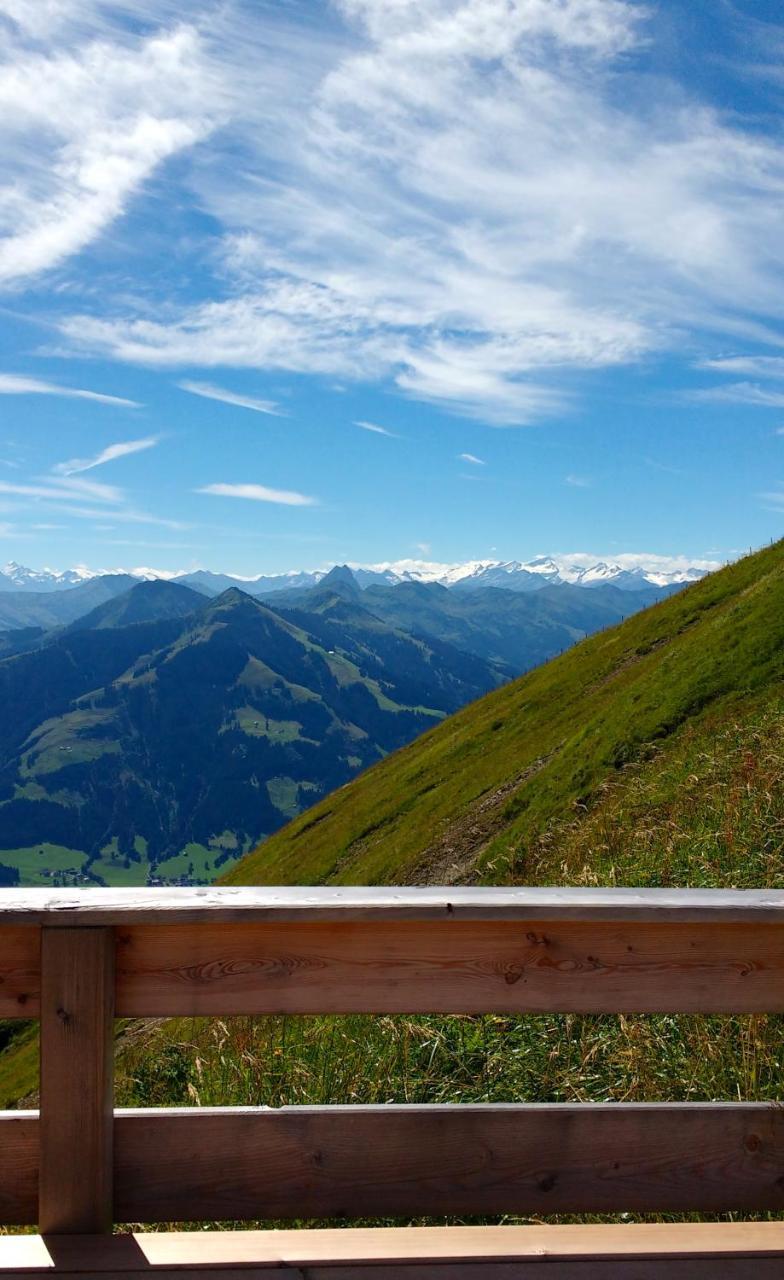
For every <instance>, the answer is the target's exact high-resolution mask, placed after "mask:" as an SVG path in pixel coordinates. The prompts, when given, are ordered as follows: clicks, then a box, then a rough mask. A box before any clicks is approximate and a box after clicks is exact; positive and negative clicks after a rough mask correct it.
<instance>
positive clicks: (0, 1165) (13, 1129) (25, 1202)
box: [0, 1111, 38, 1227]
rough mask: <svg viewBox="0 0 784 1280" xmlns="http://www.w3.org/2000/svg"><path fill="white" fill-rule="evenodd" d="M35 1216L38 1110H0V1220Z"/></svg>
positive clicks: (20, 1221)
mask: <svg viewBox="0 0 784 1280" xmlns="http://www.w3.org/2000/svg"><path fill="white" fill-rule="evenodd" d="M37 1218H38V1112H37V1111H0V1223H2V1224H4V1225H6V1226H15V1227H26V1226H30V1225H31V1224H32V1223H34V1222H36V1221H37Z"/></svg>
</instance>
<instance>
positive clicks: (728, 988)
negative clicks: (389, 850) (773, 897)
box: [117, 920, 784, 1017]
mask: <svg viewBox="0 0 784 1280" xmlns="http://www.w3.org/2000/svg"><path fill="white" fill-rule="evenodd" d="M117 940H118V958H117V965H118V969H117V1012H118V1014H119V1015H121V1016H123V1017H157V1016H167V1015H177V1014H179V1015H220V1016H225V1015H229V1014H253V1013H258V1014H261V1013H529V1012H541V1011H555V1012H562V1013H569V1012H575V1013H659V1012H663V1013H674V1012H683V1013H689V1012H703V1013H755V1012H780V1011H782V1010H784V927H782V926H781V925H774V924H770V923H764V922H760V923H758V924H753V925H749V924H712V923H702V924H696V923H692V924H689V925H685V926H681V925H678V924H673V923H671V922H664V923H661V924H652V923H638V922H634V923H631V924H616V923H614V922H609V921H596V922H591V923H584V922H581V921H577V922H574V921H536V922H534V921H525V922H522V923H519V924H518V923H514V922H511V921H505V920H502V921H463V922H460V923H459V924H458V923H456V922H454V921H452V922H447V921H438V922H432V921H429V922H425V923H419V922H416V921H387V922H378V923H373V924H371V923H368V922H357V923H348V924H341V923H318V924H317V923H307V924H296V923H289V924H217V925H211V924H207V925H188V924H174V925H131V926H128V927H124V928H121V929H119V930H118V931H117Z"/></svg>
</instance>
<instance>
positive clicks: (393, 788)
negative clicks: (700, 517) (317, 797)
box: [227, 543, 784, 884]
mask: <svg viewBox="0 0 784 1280" xmlns="http://www.w3.org/2000/svg"><path fill="white" fill-rule="evenodd" d="M783 677H784V543H777V544H776V545H775V546H773V547H769V548H766V549H765V550H763V551H760V552H758V553H756V554H755V555H753V556H749V557H747V558H746V559H744V560H742V561H740V562H738V563H737V564H734V565H732V566H730V567H728V568H726V569H724V570H722V571H721V572H719V573H717V574H715V575H713V576H712V577H710V578H707V579H705V580H704V581H702V582H699V583H697V584H695V585H694V586H692V587H690V588H688V590H686V591H684V592H682V593H679V594H678V595H675V596H672V597H670V598H669V599H667V600H665V601H663V602H661V603H659V604H657V605H655V606H653V607H652V608H650V609H648V610H646V611H645V612H644V613H641V614H638V615H636V616H634V617H632V618H630V619H629V620H628V621H626V622H625V623H623V624H622V625H620V626H618V627H615V628H613V629H612V630H610V631H606V632H602V633H600V634H598V635H595V636H592V637H591V638H589V639H587V640H585V641H583V642H582V643H581V644H579V645H578V646H576V647H575V648H573V649H572V650H570V651H569V652H568V653H566V654H564V655H563V656H562V657H560V658H557V659H555V660H554V661H552V662H550V663H548V664H547V665H545V666H543V667H540V668H538V669H537V670H535V671H533V672H532V673H530V674H529V675H527V676H524V677H523V678H522V679H520V680H517V681H515V682H514V683H513V684H510V685H507V686H505V687H504V688H502V689H499V690H498V691H496V692H494V693H491V694H489V695H488V696H486V697H484V698H482V699H481V700H479V701H478V702H475V703H473V704H471V705H470V706H468V707H466V708H464V709H463V710H462V711H460V712H458V713H457V714H456V715H453V716H451V717H450V718H449V719H448V720H447V721H446V722H445V723H444V724H442V725H440V726H438V727H437V728H435V729H434V730H432V731H431V732H429V733H428V734H426V735H425V736H424V737H422V738H420V739H418V740H417V741H416V742H414V743H412V744H411V745H410V746H408V747H405V748H404V749H403V750H401V751H398V752H396V753H395V754H394V755H392V756H390V757H388V758H387V759H385V760H384V761H382V762H381V763H380V764H378V765H377V766H375V767H374V768H371V769H369V770H368V771H367V772H366V773H364V774H363V775H362V776H361V777H359V778H357V779H356V780H354V781H353V782H351V783H350V784H349V785H348V786H345V787H343V788H341V789H340V790H339V791H337V792H335V793H333V795H331V796H329V797H327V799H326V800H324V801H323V802H322V803H321V804H319V805H316V806H315V807H314V808H312V809H310V810H308V811H307V812H306V813H304V814H302V815H301V816H300V817H299V818H297V819H295V821H293V822H291V823H289V825H288V826H286V827H285V828H284V829H283V830H282V831H280V832H279V833H277V834H276V835H275V836H274V837H273V838H272V839H270V840H268V841H267V842H266V843H264V844H263V845H261V846H260V847H259V848H258V849H256V850H255V852H253V853H252V854H251V855H249V856H248V857H247V858H245V859H243V860H242V861H241V862H239V863H238V864H237V865H236V867H235V868H233V870H232V872H231V873H230V875H229V876H228V877H227V882H229V883H234V884H241V883H259V884H273V883H287V884H292V883H303V884H316V883H324V882H334V883H347V884H352V883H353V884H359V883H369V884H373V883H383V882H399V883H406V882H407V883H412V882H413V883H416V882H423V883H425V882H430V883H443V882H461V881H464V882H470V881H488V882H495V883H498V882H507V881H511V882H516V881H525V882H527V883H554V882H557V883H563V882H565V881H566V882H568V881H570V880H578V881H581V882H586V881H591V882H595V883H614V882H616V881H617V882H618V883H624V884H651V883H680V884H710V883H714V884H723V883H736V882H740V880H741V879H742V881H743V882H744V883H779V879H778V877H779V876H780V866H779V860H780V854H781V848H780V845H781V841H780V836H781V832H780V828H779V829H778V830H773V831H772V832H771V833H770V835H769V838H767V839H766V840H765V842H764V845H765V848H769V846H770V845H771V842H772V845H773V846H774V848H773V849H772V851H770V850H769V855H767V854H766V855H765V856H766V858H767V861H765V862H764V865H763V866H759V865H757V864H756V863H755V862H751V861H749V854H750V851H751V849H753V851H754V857H757V856H761V855H758V849H759V848H760V845H759V844H758V842H757V843H755V844H754V845H749V844H746V843H745V842H744V841H743V840H741V839H740V837H739V835H738V834H737V833H736V834H734V835H732V836H731V837H730V836H727V835H725V834H722V832H725V833H726V832H727V831H729V828H728V827H727V825H726V824H727V822H728V821H729V818H728V817H727V816H726V815H724V814H723V810H722V816H721V818H719V815H718V813H713V810H711V814H712V816H711V817H710V819H709V820H708V825H709V826H710V824H711V823H713V824H714V825H713V827H711V833H710V838H709V840H708V843H709V845H710V849H709V851H708V854H707V855H706V853H705V848H704V846H705V840H704V839H702V841H701V844H700V848H701V849H702V853H701V854H700V856H699V857H697V856H696V855H694V853H693V852H692V849H691V845H690V843H689V842H690V841H691V839H692V836H693V835H694V831H693V827H692V805H691V797H690V795H689V790H688V785H689V784H688V778H689V777H691V776H694V771H695V768H697V766H698V765H699V764H700V762H702V763H704V760H703V757H705V756H706V753H707V757H708V758H711V756H712V755H716V756H717V757H721V758H722V759H723V765H722V766H721V768H725V769H727V770H730V771H731V767H732V766H731V760H732V759H734V758H735V757H734V756H733V751H732V749H731V744H732V743H734V744H735V751H736V754H737V752H740V754H741V756H743V753H744V752H745V751H746V743H747V742H748V741H752V740H753V734H755V733H757V732H758V731H759V732H760V733H761V734H762V735H763V737H764V736H765V735H766V734H768V733H773V734H774V736H775V731H776V724H777V714H778V709H780V706H781V698H782V678H783ZM750 735H752V737H751V738H750ZM751 755H752V756H753V763H752V762H749V763H748V764H747V765H746V766H744V767H746V768H747V769H748V770H751V771H752V772H754V770H756V769H757V767H758V761H757V756H756V754H755V753H754V751H753V750H751ZM744 758H745V756H744ZM719 767H720V766H719V765H718V763H717V768H719ZM668 771H669V772H668ZM699 773H700V769H699V768H697V774H698V775H699ZM665 777H666V778H667V779H668V781H667V783H666V788H667V790H666V794H665V792H664V791H662V792H661V795H660V800H661V801H662V803H672V804H675V805H676V807H677V806H678V805H679V804H681V803H683V806H684V809H685V817H686V818H687V819H688V833H687V839H686V841H685V843H684V846H683V848H682V850H681V852H680V853H679V854H678V855H677V856H675V855H674V854H673V855H672V856H670V854H669V853H667V856H666V857H664V858H662V851H663V850H665V849H667V850H668V849H669V845H670V843H671V842H670V838H669V836H668V837H667V838H665V835H664V834H663V833H662V832H660V833H659V836H658V837H656V838H654V836H653V834H652V828H651V826H650V806H649V799H650V797H651V796H653V795H654V794H659V793H658V792H657V791H656V787H657V785H660V786H662V787H663V786H664V783H662V782H661V780H662V779H663V778H665ZM657 780H659V781H658V783H657ZM738 785H739V784H738ZM635 788H636V791H635V790H634V789H635ZM627 793H628V796H627ZM633 793H634V794H636V795H637V797H638V800H637V801H636V802H635V801H634V800H633V798H632V795H633ZM720 799H723V797H720V796H714V797H713V801H712V803H713V804H714V806H715V805H717V804H718V802H719V800H720ZM719 807H720V808H721V806H719ZM714 819H715V821H714ZM716 823H720V825H718V826H716V825H715V824H716ZM721 824H724V825H723V826H722V825H721ZM763 826H764V823H763ZM605 828H606V830H605ZM765 829H766V830H767V828H765ZM589 830H590V831H592V832H594V833H599V832H602V831H603V832H604V835H603V836H602V840H601V842H600V843H601V845H602V848H600V849H598V850H595V851H594V852H591V851H590V850H587V849H586V847H585V838H586V835H587V833H588V831H589ZM643 833H644V834H643ZM755 841H756V837H755ZM675 843H676V844H677V841H676V842H675ZM605 845H606V846H607V848H604V846H605ZM739 878H740V879H739Z"/></svg>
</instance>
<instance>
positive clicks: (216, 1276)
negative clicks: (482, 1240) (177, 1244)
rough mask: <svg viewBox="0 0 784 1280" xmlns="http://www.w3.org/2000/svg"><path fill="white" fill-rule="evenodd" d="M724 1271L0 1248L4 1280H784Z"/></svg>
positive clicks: (628, 1263) (733, 1261)
mask: <svg viewBox="0 0 784 1280" xmlns="http://www.w3.org/2000/svg"><path fill="white" fill-rule="evenodd" d="M719 1265H720V1268H721V1270H720V1272H719V1271H717V1263H716V1260H715V1259H714V1258H689V1259H688V1260H686V1259H682V1258H675V1259H670V1258H667V1259H639V1260H629V1259H627V1258H615V1259H609V1260H608V1259H601V1260H599V1261H596V1260H594V1259H590V1258H587V1259H586V1258H572V1259H569V1261H566V1262H563V1261H559V1260H552V1259H543V1258H537V1259H524V1260H522V1261H518V1262H496V1261H494V1260H491V1261H485V1262H447V1263H439V1262H428V1263H416V1262H414V1263H404V1262H403V1263H401V1262H394V1263H391V1264H384V1263H376V1262H371V1263H362V1262H358V1263H347V1264H342V1265H341V1264H330V1265H327V1266H320V1265H316V1266H309V1267H308V1268H307V1270H305V1269H303V1268H302V1267H299V1266H297V1265H296V1264H292V1263H286V1262H282V1263H269V1264H262V1265H258V1264H250V1263H247V1264H238V1265H236V1266H233V1267H212V1266H206V1267H205V1266H199V1265H198V1264H191V1263H184V1264H183V1265H182V1266H177V1267H150V1266H146V1265H144V1264H142V1265H141V1267H140V1268H138V1269H125V1270H122V1271H118V1270H117V1269H116V1268H115V1267H114V1266H113V1265H111V1266H110V1269H109V1270H105V1271H102V1270H97V1269H93V1270H90V1271H87V1270H85V1269H84V1268H77V1269H76V1270H74V1271H67V1272H65V1271H63V1270H62V1269H61V1268H59V1267H56V1268H53V1267H46V1268H40V1267H38V1268H25V1269H24V1270H21V1269H17V1268H12V1269H6V1268H5V1267H4V1266H3V1264H2V1249H1V1248H0V1276H3V1277H4V1280H28V1278H29V1277H30V1276H36V1275H49V1276H57V1275H76V1276H86V1275H89V1276H93V1277H95V1280H114V1277H115V1276H117V1275H122V1276H123V1277H124V1280H151V1278H152V1277H155V1280H182V1277H183V1276H184V1275H188V1274H193V1275H197V1276H199V1277H200V1280H236V1277H237V1276H243V1275H244V1276H265V1277H266V1276H269V1277H270V1280H273V1278H274V1280H781V1274H782V1271H781V1268H782V1262H781V1259H780V1258H747V1257H745V1256H743V1255H739V1256H733V1257H729V1258H722V1259H721V1261H720V1264H719Z"/></svg>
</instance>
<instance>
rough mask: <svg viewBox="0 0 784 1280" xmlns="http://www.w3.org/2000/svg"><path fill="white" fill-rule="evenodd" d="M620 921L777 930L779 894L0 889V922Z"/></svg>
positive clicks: (783, 918) (781, 918) (782, 893)
mask: <svg viewBox="0 0 784 1280" xmlns="http://www.w3.org/2000/svg"><path fill="white" fill-rule="evenodd" d="M164 918H165V919H167V920H168V922H169V923H174V922H178V923H201V922H206V921H208V920H211V921H213V922H220V921H225V922H228V921H236V922H239V921H245V922H253V921H265V920H267V921H269V920H276V921H285V920H291V921H295V920H298V921H305V920H313V921H332V920H341V921H346V922H348V921H352V920H353V921H358V920H373V921H375V920H384V919H386V920H420V921H424V920H433V921H436V920H453V919H458V920H510V921H529V920H574V919H580V920H586V921H590V920H622V921H639V922H642V921H662V920H670V919H677V920H678V921H680V922H682V923H696V922H700V921H707V920H712V921H715V922H730V921H732V922H735V923H739V922H744V921H745V922H751V921H763V920H767V921H770V922H779V923H781V922H784V890H772V889H759V890H758V889H740V890H735V889H571V888H564V889H561V888H524V887H521V888H464V887H458V888H455V887H448V888H438V887H426V888H389V887H381V888H362V887H353V886H347V887H337V886H333V885H330V886H322V887H318V888H303V887H283V888H261V887H247V888H245V887H243V888H233V887H231V888H229V887H225V888H224V887H218V888H215V887H212V888H210V887H207V888H200V887H197V888H187V889H176V888H174V889H98V888H96V889H5V890H1V891H0V923H3V924H44V923H45V924H47V925H52V924H57V923H62V924H64V925H80V924H82V925H84V924H96V925H99V924H100V925H122V924H130V923H136V924H143V923H144V924H155V923H159V922H161V921H162V920H163V919H164Z"/></svg>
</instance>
